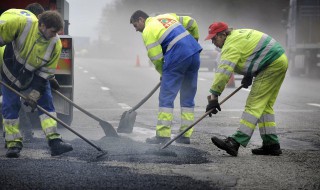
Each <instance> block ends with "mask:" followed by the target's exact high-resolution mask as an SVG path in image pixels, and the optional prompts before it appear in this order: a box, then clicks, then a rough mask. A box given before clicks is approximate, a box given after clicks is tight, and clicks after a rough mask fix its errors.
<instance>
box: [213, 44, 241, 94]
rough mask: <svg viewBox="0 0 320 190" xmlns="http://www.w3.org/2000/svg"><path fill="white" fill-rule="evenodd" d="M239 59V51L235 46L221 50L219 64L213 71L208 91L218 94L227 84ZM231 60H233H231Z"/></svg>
mask: <svg viewBox="0 0 320 190" xmlns="http://www.w3.org/2000/svg"><path fill="white" fill-rule="evenodd" d="M239 59H240V53H239V51H238V50H237V49H236V48H229V49H227V50H222V52H221V58H220V63H219V66H218V68H217V70H216V72H215V75H214V80H213V83H212V86H211V88H210V92H211V93H212V94H214V95H217V96H220V95H221V93H222V92H223V90H224V89H225V86H226V85H227V83H228V81H229V79H230V77H231V74H232V73H233V72H234V69H235V66H236V64H237V62H238V61H235V60H239ZM231 60H233V61H231Z"/></svg>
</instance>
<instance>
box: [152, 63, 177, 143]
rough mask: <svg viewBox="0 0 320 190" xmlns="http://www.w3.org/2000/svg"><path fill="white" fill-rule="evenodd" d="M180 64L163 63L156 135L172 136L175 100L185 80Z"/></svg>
mask: <svg viewBox="0 0 320 190" xmlns="http://www.w3.org/2000/svg"><path fill="white" fill-rule="evenodd" d="M179 65H180V64H170V63H168V62H166V63H165V64H164V65H163V72H162V80H161V87H160V94H159V112H158V122H157V126H156V133H157V134H156V136H159V137H170V136H171V125H172V121H173V108H174V100H175V98H176V96H177V94H178V92H179V90H180V87H181V83H182V80H183V72H181V70H179V69H180V67H179Z"/></svg>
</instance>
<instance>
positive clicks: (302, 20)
mask: <svg viewBox="0 0 320 190" xmlns="http://www.w3.org/2000/svg"><path fill="white" fill-rule="evenodd" d="M286 24H287V54H288V59H289V72H290V75H291V76H299V75H306V76H308V77H320V35H319V31H320V0H290V6H289V10H288V20H287V23H286Z"/></svg>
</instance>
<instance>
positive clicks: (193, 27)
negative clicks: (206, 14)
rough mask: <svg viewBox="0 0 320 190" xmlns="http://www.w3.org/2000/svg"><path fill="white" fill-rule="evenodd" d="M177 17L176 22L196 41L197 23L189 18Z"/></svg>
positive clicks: (197, 37) (197, 34) (197, 33)
mask: <svg viewBox="0 0 320 190" xmlns="http://www.w3.org/2000/svg"><path fill="white" fill-rule="evenodd" d="M176 16H177V20H179V22H180V23H181V24H182V25H183V27H184V28H185V29H186V30H187V31H188V32H189V33H190V34H191V35H192V36H193V37H194V38H195V39H196V40H198V39H199V28H198V24H197V21H196V20H195V19H193V18H192V17H190V16H178V15H176Z"/></svg>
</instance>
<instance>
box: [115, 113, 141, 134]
mask: <svg viewBox="0 0 320 190" xmlns="http://www.w3.org/2000/svg"><path fill="white" fill-rule="evenodd" d="M136 116H137V112H135V111H125V112H123V114H122V116H121V119H120V122H119V126H118V129H117V132H118V133H132V130H133V126H134V122H135V121H136Z"/></svg>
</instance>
